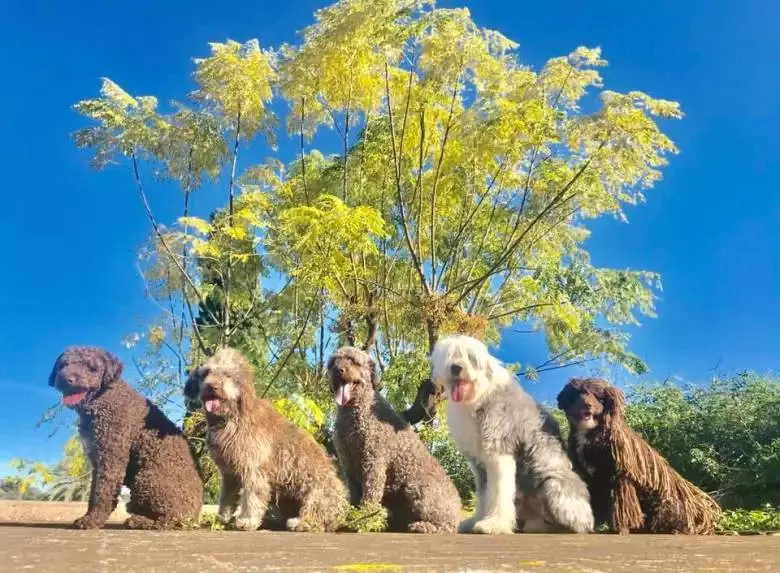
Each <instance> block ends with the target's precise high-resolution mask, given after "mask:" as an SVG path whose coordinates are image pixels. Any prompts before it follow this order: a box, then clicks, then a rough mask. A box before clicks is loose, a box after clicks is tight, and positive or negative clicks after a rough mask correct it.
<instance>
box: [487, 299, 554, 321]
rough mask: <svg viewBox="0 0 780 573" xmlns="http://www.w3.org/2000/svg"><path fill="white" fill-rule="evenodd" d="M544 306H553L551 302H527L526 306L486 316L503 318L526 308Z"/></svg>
mask: <svg viewBox="0 0 780 573" xmlns="http://www.w3.org/2000/svg"><path fill="white" fill-rule="evenodd" d="M545 306H554V305H553V303H551V302H540V303H537V304H529V305H527V306H521V307H520V308H515V309H512V310H508V311H506V312H501V313H499V314H491V315H490V316H488V317H487V318H488V320H498V319H500V318H504V317H505V316H510V315H512V314H518V313H521V312H525V311H527V310H533V309H535V308H542V307H545Z"/></svg>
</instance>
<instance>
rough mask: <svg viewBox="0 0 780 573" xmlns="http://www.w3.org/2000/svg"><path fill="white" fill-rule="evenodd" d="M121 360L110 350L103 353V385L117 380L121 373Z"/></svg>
mask: <svg viewBox="0 0 780 573" xmlns="http://www.w3.org/2000/svg"><path fill="white" fill-rule="evenodd" d="M122 368H123V367H122V362H121V361H120V360H119V358H117V357H116V356H114V355H113V354H111V353H110V352H104V353H103V385H107V384H111V383H112V382H116V381H117V380H119V377H120V376H121V375H122Z"/></svg>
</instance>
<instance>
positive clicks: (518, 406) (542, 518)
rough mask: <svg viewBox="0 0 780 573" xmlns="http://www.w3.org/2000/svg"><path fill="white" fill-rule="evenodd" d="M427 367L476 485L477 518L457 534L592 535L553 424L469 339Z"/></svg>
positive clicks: (578, 484) (442, 344)
mask: <svg viewBox="0 0 780 573" xmlns="http://www.w3.org/2000/svg"><path fill="white" fill-rule="evenodd" d="M431 363H432V365H433V380H434V383H435V384H436V385H437V386H438V387H439V388H441V389H442V390H443V391H444V393H445V394H446V395H447V421H448V423H449V427H450V433H451V435H452V437H453V439H454V441H455V444H456V445H457V447H458V449H459V450H460V451H461V453H463V455H465V456H466V458H467V459H468V462H469V465H470V466H471V469H472V472H473V473H474V480H475V484H476V493H477V507H476V511H475V513H474V516H473V517H472V518H470V519H468V520H466V521H464V522H463V523H461V525H460V531H462V532H473V533H488V534H491V533H512V532H513V531H514V530H515V528H516V527H517V529H519V530H521V531H524V532H543V531H561V530H563V531H570V532H576V533H585V532H589V531H592V529H593V512H592V511H591V508H590V501H589V496H588V489H587V487H586V486H585V483H584V482H583V481H582V479H581V478H580V477H579V476H578V475H577V474H576V473H575V472H574V470H573V469H572V464H571V461H570V460H569V458H568V457H567V455H566V452H565V451H564V444H563V439H562V438H561V435H560V428H559V427H558V424H557V423H556V422H555V420H554V419H553V418H552V416H551V415H550V414H549V412H546V411H545V410H543V409H542V408H540V407H539V406H538V405H537V404H536V402H535V401H534V400H533V398H531V396H529V395H528V394H527V393H526V392H525V391H524V390H523V389H522V388H521V386H520V384H519V383H518V381H517V380H516V379H515V378H514V376H512V374H511V373H510V372H509V371H508V370H507V369H506V368H504V367H503V366H502V365H501V363H500V362H499V361H498V360H497V359H496V358H494V357H493V356H491V355H490V354H489V352H488V349H487V347H486V346H485V345H484V344H482V342H480V341H479V340H476V339H474V338H471V337H470V336H452V337H449V338H444V339H442V340H440V341H439V342H438V343H437V344H436V345H435V347H434V349H433V352H432V354H431Z"/></svg>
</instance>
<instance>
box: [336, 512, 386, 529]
mask: <svg viewBox="0 0 780 573" xmlns="http://www.w3.org/2000/svg"><path fill="white" fill-rule="evenodd" d="M342 527H343V528H344V529H345V530H347V531H352V532H355V533H378V532H381V531H384V530H385V529H387V510H386V509H385V508H384V507H383V506H381V505H366V506H362V507H352V506H350V508H349V511H348V512H347V515H346V517H345V518H344V523H343V526H342Z"/></svg>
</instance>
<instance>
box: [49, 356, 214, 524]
mask: <svg viewBox="0 0 780 573" xmlns="http://www.w3.org/2000/svg"><path fill="white" fill-rule="evenodd" d="M121 373H122V363H121V362H120V361H119V359H117V358H116V357H115V356H114V355H112V354H110V353H108V352H106V351H105V350H101V349H100V348H94V347H90V346H74V347H71V348H69V349H67V350H66V351H65V352H63V353H62V354H61V355H60V356H59V357H58V358H57V361H56V362H55V363H54V368H53V370H52V372H51V375H50V376H49V386H53V387H55V388H56V389H57V390H59V391H60V392H61V393H62V395H63V396H62V403H63V404H65V405H66V406H68V407H69V408H73V409H74V410H75V411H76V413H77V414H78V416H79V434H80V436H81V439H82V442H83V443H84V446H85V450H86V453H87V456H88V457H89V461H90V462H91V464H92V488H91V491H90V495H89V505H88V509H87V513H86V514H85V515H84V516H83V517H80V518H78V519H77V520H76V521H75V522H74V526H75V527H77V528H79V529H95V528H100V527H102V526H103V525H104V524H105V522H106V520H107V519H108V517H109V516H110V515H111V512H112V511H114V509H115V508H116V505H117V498H118V496H119V492H120V489H121V487H122V485H123V484H124V485H125V486H127V487H128V488H129V489H130V502H129V503H128V504H127V511H128V512H129V513H130V514H131V516H130V518H129V519H128V520H127V522H126V525H127V526H128V527H131V528H134V529H162V528H167V527H175V526H179V525H181V524H182V523H183V522H184V521H189V520H197V518H198V515H199V513H200V509H201V505H202V498H203V483H202V481H201V479H200V474H199V473H198V469H197V466H196V464H195V460H194V459H193V457H192V453H191V450H190V448H189V445H188V443H187V440H186V438H185V437H184V436H183V435H182V433H181V431H180V430H179V429H178V428H177V427H176V426H175V425H174V424H173V422H171V421H170V420H169V419H168V418H167V417H166V416H165V414H163V413H162V411H160V409H159V408H157V406H155V405H154V404H152V403H151V402H150V401H149V400H147V399H146V398H144V397H143V396H141V394H139V393H138V392H136V391H135V390H134V389H133V388H131V387H130V385H128V384H127V383H126V382H124V381H123V380H122V379H121V378H120V375H121Z"/></svg>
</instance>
